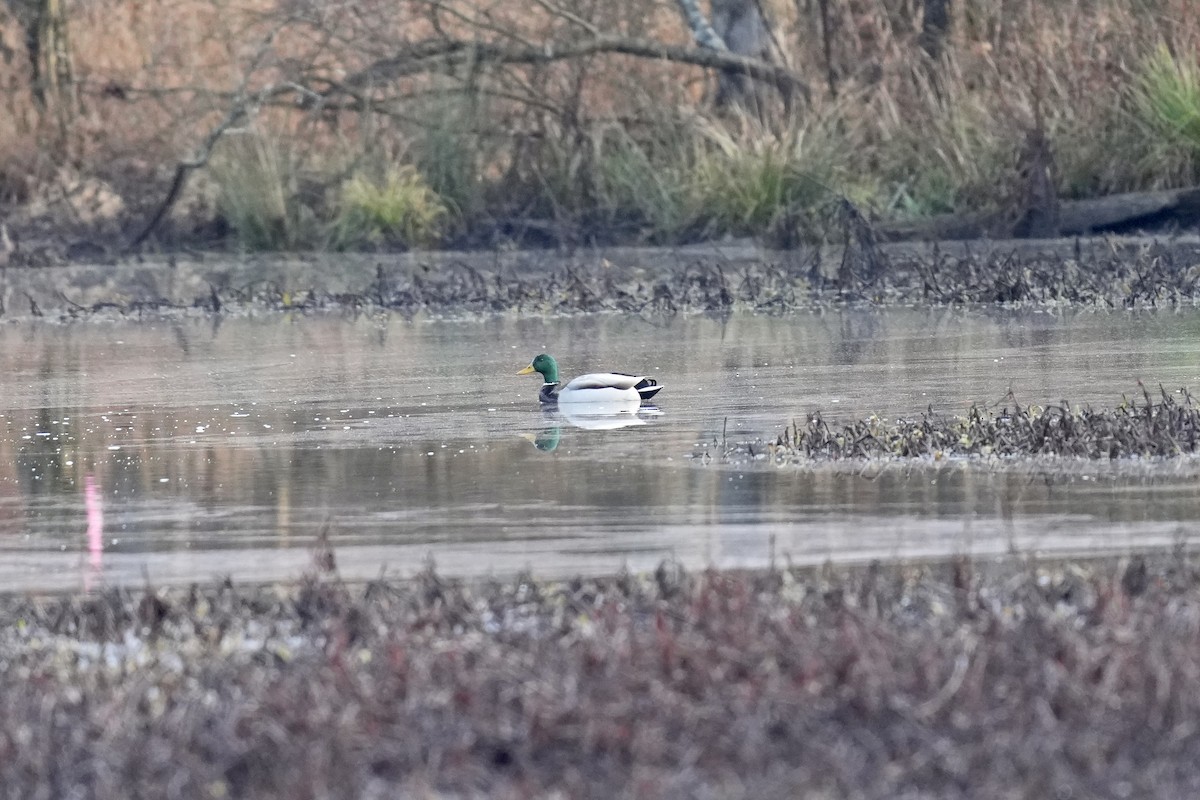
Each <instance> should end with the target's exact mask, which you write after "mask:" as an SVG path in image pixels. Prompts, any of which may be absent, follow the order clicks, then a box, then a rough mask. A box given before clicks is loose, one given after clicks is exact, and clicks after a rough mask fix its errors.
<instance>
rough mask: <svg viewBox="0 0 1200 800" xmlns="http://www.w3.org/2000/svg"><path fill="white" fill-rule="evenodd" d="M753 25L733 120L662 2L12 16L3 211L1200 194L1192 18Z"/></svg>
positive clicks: (635, 237) (1036, 14)
mask: <svg viewBox="0 0 1200 800" xmlns="http://www.w3.org/2000/svg"><path fill="white" fill-rule="evenodd" d="M930 5H937V6H938V7H939V8H940V9H941V10H942V11H943V12H945V11H946V9H947V8H949V9H950V11H951V12H952V13H951V14H950V16H949V17H946V18H945V19H943V20H942V22H941V23H938V22H937V20H936V19H933V18H926V17H923V16H922V11H923V9H924V13H926V14H928V13H930V12H929V9H928V6H930ZM762 7H763V9H764V10H765V11H766V20H767V22H768V23H769V26H770V39H771V42H772V45H771V48H770V51H769V52H768V53H765V54H763V57H762V59H760V60H759V61H755V62H754V63H753V64H752V63H751V62H750V61H746V63H745V65H744V66H743V68H744V69H746V70H751V72H752V74H757V75H761V76H770V77H773V79H774V82H773V83H770V82H769V83H766V84H763V86H762V90H761V91H760V92H759V96H760V97H761V98H763V101H762V102H759V103H756V104H755V105H754V107H753V108H751V109H750V110H746V109H745V108H744V107H738V106H736V105H732V106H731V105H728V104H726V105H725V106H723V107H717V106H714V104H713V99H714V93H715V92H716V91H717V87H716V79H715V77H714V76H715V75H717V74H720V75H729V74H730V73H729V72H728V70H726V71H724V72H722V71H721V70H714V69H713V66H714V65H717V64H727V62H726V61H722V60H721V59H723V58H726V57H725V56H723V55H721V54H719V53H717V54H714V51H712V50H705V49H704V48H699V47H694V46H691V45H690V44H688V42H689V38H690V33H689V30H688V27H687V25H686V24H685V23H684V21H683V19H682V17H681V15H680V13H679V9H678V8H677V7H676V5H675V4H674V3H671V2H666V1H665V0H621V2H618V3H588V2H573V3H568V4H558V3H554V2H539V3H536V4H533V5H524V4H513V5H511V7H510V6H506V5H505V4H504V3H501V4H498V5H494V6H489V7H488V8H487V9H480V8H478V7H477V6H476V4H473V3H465V2H461V3H460V2H457V1H456V0H450V1H447V0H436V2H435V1H434V0H405V2H398V3H387V4H376V3H352V4H341V5H338V6H337V8H336V9H335V8H331V7H327V4H322V3H298V4H297V3H287V4H277V3H274V2H271V1H270V0H250V1H249V2H244V3H238V4H231V3H228V2H225V0H187V2H181V3H172V4H169V5H167V6H161V7H155V9H154V10H153V11H146V10H144V9H142V8H141V6H140V5H139V4H136V3H132V2H122V1H121V0H108V1H107V2H104V3H98V4H96V3H93V4H58V3H48V4H44V5H43V4H41V3H23V4H16V5H14V6H13V8H14V9H16V11H17V12H19V13H16V14H15V16H14V12H13V11H9V10H5V11H0V16H2V17H4V18H5V19H6V22H7V24H6V25H5V26H3V30H4V31H5V33H4V37H5V39H4V45H5V48H6V50H5V52H11V53H12V54H13V57H12V58H10V59H7V60H6V61H5V62H4V63H3V64H2V65H0V81H2V82H3V85H4V86H6V87H8V90H7V92H6V94H5V95H4V97H3V100H0V103H2V104H3V106H4V113H3V114H0V120H2V121H0V202H3V203H4V205H5V207H6V208H7V209H8V210H9V213H8V225H9V227H10V228H12V229H13V231H14V232H16V233H21V234H23V237H18V238H17V243H18V248H19V247H20V243H21V241H22V239H23V240H25V241H28V240H30V239H31V238H36V235H37V234H38V232H39V231H41V232H44V231H47V230H55V231H68V232H70V231H73V232H74V233H73V234H71V235H77V236H78V235H88V236H91V237H93V238H94V239H98V240H99V241H109V242H116V243H118V244H125V243H128V241H129V240H130V239H131V238H136V235H137V234H138V233H139V232H146V231H145V223H146V222H147V220H149V219H151V218H153V217H154V215H155V212H156V211H159V210H164V205H163V201H164V198H165V197H168V196H170V198H171V200H172V202H171V203H170V204H169V209H168V210H167V213H166V215H165V217H164V219H163V221H162V223H161V224H160V225H157V226H155V227H154V229H153V231H152V233H150V241H152V242H153V241H157V242H158V243H159V244H160V245H168V244H170V243H172V242H175V243H180V242H190V243H192V244H196V243H205V244H208V245H213V244H230V245H233V246H235V247H238V248H245V249H312V248H411V247H420V246H471V245H489V246H491V245H500V244H505V243H515V244H517V245H522V246H530V245H535V246H536V245H545V244H571V243H593V242H612V241H622V242H639V243H652V244H653V243H672V242H681V241H690V240H695V239H701V238H716V237H722V236H726V235H732V236H741V235H756V236H763V237H766V238H767V239H769V240H771V241H774V242H777V243H782V244H792V243H796V242H799V241H822V240H824V239H827V238H828V229H829V221H830V219H831V217H833V216H835V215H836V211H837V209H838V207H839V203H840V202H842V201H843V200H849V201H850V202H852V203H853V204H855V206H856V207H858V208H860V209H861V210H862V211H863V213H864V214H865V215H866V216H867V217H868V218H871V219H875V220H895V219H904V218H920V217H923V216H927V215H931V214H936V213H939V212H946V211H960V212H961V211H971V210H981V211H991V212H995V214H996V216H995V218H994V219H995V225H994V228H995V229H994V231H993V232H994V233H1006V232H1011V231H1012V230H1013V229H1015V227H1014V226H1019V225H1020V224H1021V220H1019V219H1017V217H1018V216H1019V215H1020V214H1021V213H1022V211H1023V210H1025V211H1027V210H1028V209H1027V208H1026V206H1027V205H1028V202H1029V199H1028V197H1027V195H1028V194H1029V192H1031V191H1035V190H1036V191H1035V193H1037V192H1041V193H1042V194H1043V195H1044V194H1045V193H1046V191H1047V187H1045V186H1043V187H1042V188H1040V189H1038V188H1037V186H1036V185H1035V184H1037V181H1036V180H1035V181H1033V183H1031V180H1032V178H1031V175H1032V173H1038V174H1043V177H1045V179H1046V181H1048V185H1049V187H1050V189H1049V191H1050V193H1051V194H1052V195H1053V196H1054V197H1061V198H1084V197H1093V196H1097V195H1103V194H1107V193H1111V192H1120V191H1127V190H1135V189H1154V188H1160V187H1177V186H1187V185H1191V184H1193V183H1195V182H1196V181H1197V179H1198V178H1200V175H1198V174H1197V170H1198V166H1197V164H1198V161H1197V154H1198V153H1200V135H1198V134H1197V127H1198V126H1197V124H1196V120H1197V119H1200V91H1198V90H1197V88H1196V87H1197V86H1200V66H1198V65H1197V63H1196V60H1195V53H1196V52H1197V50H1198V49H1200V46H1198V42H1200V20H1198V19H1197V17H1196V15H1195V13H1194V9H1193V8H1192V7H1191V4H1190V3H1187V2H1184V1H1183V0H1156V2H1151V3H1139V4H1128V3H1120V2H1099V3H1080V2H1077V0H1058V1H1057V2H1053V3H1022V2H1010V3H1000V4H996V3H977V2H962V3H954V4H946V3H942V4H929V3H926V4H921V3H913V2H907V0H873V1H872V2H867V3H862V2H858V1H857V0H823V1H822V2H817V3H794V4H789V3H783V2H775V3H766V4H762ZM36 8H42V16H40V17H39V16H38V15H36V14H34V13H33V12H32V11H30V9H36ZM22 9H25V11H22ZM47 14H52V15H53V16H52V18H50V19H49V20H48V19H47V18H46V15H47ZM50 22H53V23H54V25H49V23H50ZM939 25H941V26H942V27H938V26H939ZM34 30H36V31H42V32H45V34H46V36H50V34H52V33H54V34H55V35H54V36H50V39H49V40H48V43H47V42H43V44H42V45H41V46H40V49H39V48H33V49H32V50H31V49H30V48H28V47H26V41H27V40H28V41H31V42H37V41H40V40H39V39H38V38H37V37H36V36H31V32H32V31H34ZM55 32H57V33H55ZM931 35H936V37H937V40H936V42H931V40H930V38H929V37H930V36H931ZM50 44H53V45H54V47H55V48H56V49H54V50H53V51H52V52H51V51H50V50H49V49H48V48H49V45H50ZM53 54H57V58H54V59H49V56H50V55H53ZM48 59H49V60H48ZM738 63H742V62H738ZM756 64H757V65H758V66H755V65H756ZM755 70H756V71H755ZM789 76H790V77H789ZM784 77H787V78H788V80H789V81H792V82H791V83H787V82H786V81H784V83H786V84H787V85H788V86H790V87H792V89H791V90H790V91H789V92H788V93H781V92H778V91H777V90H776V88H775V87H776V86H780V85H783V84H781V83H780V81H781V80H783V78H784ZM800 89H803V91H800ZM785 94H786V96H785ZM1115 153H1119V154H1120V157H1119V158H1114V157H1113V154H1115ZM181 176H183V177H184V178H185V179H184V180H176V179H179V178H181ZM1038 180H1041V179H1038ZM1043 182H1045V181H1043ZM1043 199H1044V200H1045V199H1046V198H1045V197H1043ZM105 237H107V239H106V238H105Z"/></svg>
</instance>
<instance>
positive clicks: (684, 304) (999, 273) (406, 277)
mask: <svg viewBox="0 0 1200 800" xmlns="http://www.w3.org/2000/svg"><path fill="white" fill-rule="evenodd" d="M867 244H869V245H870V246H865V245H864V243H862V242H851V243H850V244H849V245H848V246H847V247H841V248H825V249H809V250H804V249H802V250H794V251H772V250H765V249H762V248H760V247H757V246H755V245H753V244H749V243H746V242H732V243H729V244H724V245H722V244H712V245H697V246H692V247H685V248H645V249H640V248H612V249H596V250H586V251H584V250H578V251H574V252H569V253H560V252H550V251H517V252H500V251H495V252H486V253H480V252H472V253H405V254H385V255H362V254H319V255H310V256H282V255H272V256H231V255H227V254H198V255H184V254H179V255H174V256H164V257H162V258H149V257H145V258H137V259H132V260H120V261H114V262H111V263H85V262H79V263H74V264H70V265H64V266H42V267H16V266H11V265H10V266H9V267H8V268H7V269H5V270H3V271H2V272H0V302H2V303H3V313H4V314H5V315H6V316H8V317H10V318H20V317H28V316H52V317H72V316H83V315H88V314H94V313H97V312H112V313H119V314H137V313H155V312H159V313H165V312H178V311H186V310H198V311H201V312H205V311H207V312H214V311H223V310H233V309H239V308H264V309H322V308H354V309H361V308H379V309H391V310H397V311H401V312H406V313H413V312H417V311H431V312H438V313H442V312H485V313H491V312H503V311H523V312H533V313H575V312H602V311H619V312H666V313H672V312H687V311H726V310H733V309H750V310H756V311H787V310H790V309H797V308H806V307H813V306H818V305H825V304H830V303H855V302H868V303H882V304H887V303H904V304H908V303H928V304H967V303H1006V304H1018V305H1035V306H1036V305H1046V306H1057V305H1081V306H1099V307H1106V308H1121V307H1143V306H1145V307H1174V306H1179V305H1191V304H1193V303H1195V302H1196V301H1197V299H1200V239H1196V238H1194V237H1193V238H1178V239H1173V240H1169V241H1166V240H1164V241H1158V240H1152V239H1143V238H1129V239H1109V238H1091V239H1075V240H1046V241H1036V240H1022V241H1004V242H965V243H964V242H959V243H943V244H940V245H939V244H881V245H877V246H876V245H874V244H871V243H867Z"/></svg>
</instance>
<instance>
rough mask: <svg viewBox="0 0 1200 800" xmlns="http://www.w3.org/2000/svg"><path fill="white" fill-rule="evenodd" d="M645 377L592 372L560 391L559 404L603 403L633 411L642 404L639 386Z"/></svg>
mask: <svg viewBox="0 0 1200 800" xmlns="http://www.w3.org/2000/svg"><path fill="white" fill-rule="evenodd" d="M645 379H646V378H645V376H644V375H622V374H621V373H619V372H591V373H588V374H587V375H580V376H579V377H578V378H574V379H572V380H571V382H570V383H568V384H567V385H566V386H564V387H562V388H561V389H559V390H558V402H559V403H571V404H574V403H603V404H609V405H611V404H624V403H628V404H630V405H631V406H632V409H631V410H633V411H637V408H638V406H639V405H641V403H642V395H641V393H640V392H638V390H637V385H638V384H639V383H640V382H641V381H643V380H645Z"/></svg>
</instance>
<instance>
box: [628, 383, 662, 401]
mask: <svg viewBox="0 0 1200 800" xmlns="http://www.w3.org/2000/svg"><path fill="white" fill-rule="evenodd" d="M633 388H635V389H637V390H638V394H640V395H641V396H642V399H643V400H649V399H650V398H651V397H654V395H656V394H658V393H659V392H661V391H662V388H663V387H661V386H659V385H658V381H656V380H654V378H642V379H641V380H640V381H638V382H637V385H636V386H634V387H633Z"/></svg>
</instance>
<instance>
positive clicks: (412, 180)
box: [331, 165, 450, 249]
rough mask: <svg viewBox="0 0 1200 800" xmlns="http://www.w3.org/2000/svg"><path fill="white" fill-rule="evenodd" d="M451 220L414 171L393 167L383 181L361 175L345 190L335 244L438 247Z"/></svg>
mask: <svg viewBox="0 0 1200 800" xmlns="http://www.w3.org/2000/svg"><path fill="white" fill-rule="evenodd" d="M449 216H450V210H449V208H448V207H447V205H446V203H445V202H444V201H443V200H442V198H441V197H439V196H438V194H437V193H436V192H434V191H433V189H431V188H430V187H429V184H428V183H427V182H426V180H425V178H424V176H422V175H421V173H419V172H418V171H417V170H416V169H415V168H414V167H412V166H408V165H406V166H401V167H390V168H388V169H387V170H386V172H385V173H384V175H383V176H382V178H380V179H373V178H370V177H367V176H366V175H365V174H363V173H359V174H356V175H354V176H353V177H351V178H350V179H349V180H347V181H346V182H345V183H344V184H343V185H342V190H341V197H340V200H339V203H338V211H337V216H336V218H335V219H334V222H333V229H332V237H331V238H332V244H333V246H334V247H336V248H339V249H345V248H349V247H356V246H361V245H364V244H367V245H373V246H379V245H383V244H389V243H393V244H401V245H403V246H405V247H427V246H430V245H433V244H435V243H436V242H437V241H438V239H439V238H440V236H441V234H442V231H443V230H444V224H445V222H446V221H447V219H448V218H449Z"/></svg>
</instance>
